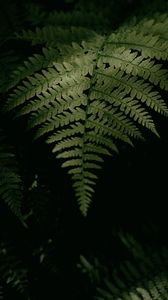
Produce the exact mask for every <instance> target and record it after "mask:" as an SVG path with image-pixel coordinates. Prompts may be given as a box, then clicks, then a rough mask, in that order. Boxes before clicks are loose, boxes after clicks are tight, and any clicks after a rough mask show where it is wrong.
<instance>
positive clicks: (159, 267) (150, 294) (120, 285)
mask: <svg viewBox="0 0 168 300" xmlns="http://www.w3.org/2000/svg"><path fill="white" fill-rule="evenodd" d="M122 240H124V244H125V245H126V246H127V247H128V248H129V251H130V252H131V254H132V255H133V258H134V261H132V262H131V261H125V262H123V263H122V265H120V267H119V268H118V269H117V270H115V271H112V274H111V276H110V277H111V278H112V279H111V280H109V279H106V280H105V283H104V286H105V288H98V289H97V291H98V294H99V295H98V296H97V297H96V299H97V300H100V299H101V300H105V299H108V300H110V299H116V300H118V299H121V300H125V299H131V300H139V299H144V300H154V299H158V300H164V299H167V297H168V283H167V282H168V273H167V264H168V252H167V250H166V249H162V250H161V251H158V252H156V253H155V252H153V253H152V251H151V249H150V248H145V247H143V246H141V244H139V243H138V242H137V241H135V240H134V239H133V238H132V236H130V235H122Z"/></svg>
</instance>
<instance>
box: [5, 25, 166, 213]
mask: <svg viewBox="0 0 168 300" xmlns="http://www.w3.org/2000/svg"><path fill="white" fill-rule="evenodd" d="M144 22H146V20H145V21H144ZM158 22H160V21H158ZM163 22H164V21H163ZM166 24H167V23H166ZM136 26H137V27H136ZM157 28H158V27H157ZM159 28H160V30H161V28H162V26H161V27H159ZM48 30H49V31H48ZM68 30H69V29H68ZM158 30H159V29H157V35H155V33H154V32H153V33H147V32H143V30H141V27H140V26H139V27H138V25H136V24H135V25H134V26H132V27H129V25H128V27H126V28H125V27H124V30H123V29H122V28H121V29H119V30H118V31H116V32H115V33H112V34H110V35H108V36H103V35H102V36H101V35H98V34H97V33H95V32H93V31H91V30H89V31H88V30H87V29H86V31H85V30H84V29H82V31H81V32H80V28H78V29H75V31H74V32H75V34H76V33H77V35H78V34H79V40H78V43H77V42H75V43H74V42H73V43H71V42H72V40H73V39H75V37H74V36H73V34H72V36H69V33H68V31H67V29H65V30H64V29H63V28H62V29H61V31H60V32H59V30H57V28H54V27H52V26H51V27H49V28H43V29H37V30H36V31H35V32H34V33H33V32H29V33H25V38H27V37H28V39H31V40H32V41H33V42H35V43H36V42H38V43H42V44H43V43H48V42H49V44H48V45H50V41H52V40H53V37H54V38H55V37H57V38H58V40H59V39H60V43H57V42H58V41H57V40H56V44H54V45H55V46H56V48H49V49H47V50H46V49H45V50H43V55H42V56H40V57H39V56H34V58H32V59H29V60H28V63H26V62H25V66H24V67H23V69H22V68H19V70H18V71H16V74H17V72H18V77H17V79H16V81H15V82H16V83H17V82H18V80H19V78H20V80H21V82H20V84H19V85H17V86H16V88H14V89H13V90H12V91H11V93H10V96H9V98H8V100H7V102H6V105H5V109H6V110H13V109H15V116H17V117H18V116H22V115H25V114H27V115H28V128H35V129H36V135H35V137H36V138H39V137H41V136H43V135H45V136H46V137H47V142H48V143H53V144H54V146H53V152H54V153H56V157H57V158H59V159H61V160H63V163H62V167H66V168H68V173H69V174H71V176H72V180H73V181H74V185H73V186H74V189H75V194H76V196H77V198H78V202H79V205H80V208H81V211H82V213H83V214H84V215H86V213H87V208H88V206H89V204H90V201H91V197H92V194H93V193H94V189H93V187H92V185H93V184H94V183H95V180H96V175H95V172H96V169H98V168H101V166H102V162H103V159H104V155H109V154H113V153H114V152H118V147H117V145H116V140H121V141H123V142H126V143H128V144H130V145H133V141H132V139H134V138H138V139H142V138H143V137H142V133H143V131H142V127H145V128H147V129H149V130H150V131H151V132H153V133H154V134H156V135H158V133H157V130H156V128H155V124H154V121H153V119H152V111H155V112H157V113H159V114H162V115H164V116H166V117H167V116H168V108H167V106H166V103H165V101H164V100H163V99H162V97H161V95H160V93H159V92H158V90H157V86H159V88H161V89H165V90H168V80H167V78H168V71H167V69H165V68H164V67H163V65H162V64H160V62H158V61H157V60H166V59H167V58H168V51H167V49H168V47H167V46H168V43H167V41H166V39H165V40H164V41H163V39H162V35H161V34H158V32H159V31H158ZM160 32H162V30H161V31H160ZM61 35H62V37H61ZM82 40H83V41H82ZM80 41H82V42H80ZM52 45H53V44H52ZM50 46H51V45H50ZM36 61H37V67H36ZM12 76H13V78H14V76H15V75H14V74H13V75H12Z"/></svg>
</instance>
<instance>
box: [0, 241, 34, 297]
mask: <svg viewBox="0 0 168 300" xmlns="http://www.w3.org/2000/svg"><path fill="white" fill-rule="evenodd" d="M15 251H16V250H15V248H13V246H12V245H11V244H10V243H4V242H1V244H0V274H1V278H2V279H3V282H5V283H6V284H7V285H9V286H11V288H14V289H16V291H18V292H19V293H21V294H24V293H25V294H27V288H28V279H27V270H26V269H25V268H23V267H22V264H21V261H20V260H19V259H18V258H17V257H16V254H15Z"/></svg>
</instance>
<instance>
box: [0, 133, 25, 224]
mask: <svg viewBox="0 0 168 300" xmlns="http://www.w3.org/2000/svg"><path fill="white" fill-rule="evenodd" d="M0 143H1V145H0V166H1V168H0V197H1V198H2V200H3V201H4V202H5V203H6V204H7V205H8V206H9V208H10V209H11V211H12V212H13V213H14V214H15V215H16V216H17V217H18V218H19V219H20V220H21V221H23V215H22V212H21V207H22V199H23V184H22V180H21V177H20V175H19V170H18V165H17V159H16V155H15V154H14V149H13V147H11V146H10V145H8V143H7V142H6V137H5V135H4V133H3V131H2V130H0Z"/></svg>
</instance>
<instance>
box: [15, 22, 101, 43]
mask: <svg viewBox="0 0 168 300" xmlns="http://www.w3.org/2000/svg"><path fill="white" fill-rule="evenodd" d="M93 35H96V33H95V32H94V31H93V30H91V29H88V30H87V29H86V28H83V27H70V28H67V29H65V28H62V27H55V26H52V25H48V26H44V27H43V28H42V29H41V28H38V27H37V28H36V30H35V31H31V30H28V31H25V30H23V31H22V33H20V34H17V38H19V39H21V40H25V41H31V43H32V45H38V44H39V45H45V46H46V47H56V46H58V45H59V44H67V45H69V44H71V43H72V42H76V43H80V42H82V41H83V40H89V39H90V38H93Z"/></svg>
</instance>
